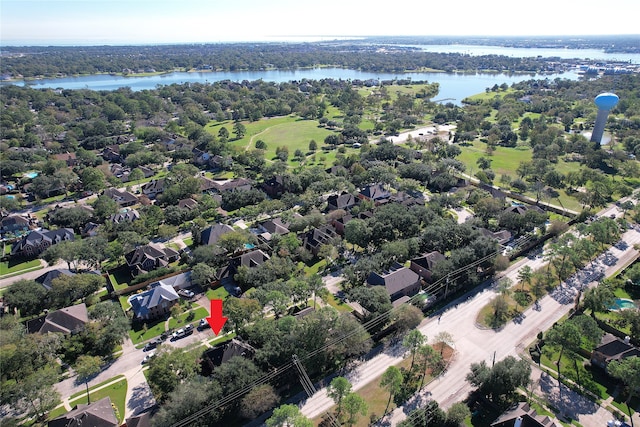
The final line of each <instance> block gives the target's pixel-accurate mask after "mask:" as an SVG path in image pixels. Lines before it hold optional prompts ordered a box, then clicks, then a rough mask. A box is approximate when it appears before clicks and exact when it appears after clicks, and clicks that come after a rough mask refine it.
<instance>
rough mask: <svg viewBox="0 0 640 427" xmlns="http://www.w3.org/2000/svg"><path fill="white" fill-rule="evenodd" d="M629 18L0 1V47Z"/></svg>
mask: <svg viewBox="0 0 640 427" xmlns="http://www.w3.org/2000/svg"><path fill="white" fill-rule="evenodd" d="M638 16H640V1H638V0H612V1H608V2H605V1H601V0H600V1H594V0H582V1H578V0H537V1H535V2H524V3H523V2H514V1H513V0H484V1H480V0H453V1H439V2H436V1H428V0H405V1H402V2H384V3H382V2H376V1H371V0H370V1H363V0H321V1H314V2H310V1H307V0H297V1H295V0H259V1H258V0H236V1H234V0H109V1H105V0H64V1H62V0H60V1H59V0H48V1H47V0H45V1H42V0H40V1H35V0H0V43H1V44H2V45H15V44H52V45H60V44H62V45H65V44H85V45H86V44H125V43H126V44H130V43H174V42H175V43H184V42H223V41H255V40H276V39H278V38H279V37H285V38H293V37H303V36H365V35H488V36H491V35H600V34H639V33H640V26H639V24H638V22H637V17H638ZM598 20H599V21H598Z"/></svg>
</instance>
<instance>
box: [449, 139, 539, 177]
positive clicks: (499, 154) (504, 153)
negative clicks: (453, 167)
mask: <svg viewBox="0 0 640 427" xmlns="http://www.w3.org/2000/svg"><path fill="white" fill-rule="evenodd" d="M458 147H460V150H461V151H462V153H460V155H459V156H458V157H456V159H457V160H459V161H461V162H462V163H464V164H465V166H466V167H467V170H466V172H467V173H468V174H469V175H473V174H474V173H476V172H477V171H478V170H479V168H478V165H477V163H476V162H477V160H478V159H479V158H481V157H486V158H488V159H490V160H491V169H492V170H493V171H494V172H495V173H496V178H499V177H500V175H508V176H510V177H511V178H513V179H515V178H517V177H518V175H517V173H516V168H517V166H518V165H519V164H520V162H528V161H531V158H532V153H531V149H530V148H529V147H528V146H520V147H514V148H511V147H496V149H495V151H494V152H493V154H492V155H491V156H489V155H488V154H487V151H486V148H487V145H486V144H485V143H483V142H480V141H473V142H471V143H465V144H458Z"/></svg>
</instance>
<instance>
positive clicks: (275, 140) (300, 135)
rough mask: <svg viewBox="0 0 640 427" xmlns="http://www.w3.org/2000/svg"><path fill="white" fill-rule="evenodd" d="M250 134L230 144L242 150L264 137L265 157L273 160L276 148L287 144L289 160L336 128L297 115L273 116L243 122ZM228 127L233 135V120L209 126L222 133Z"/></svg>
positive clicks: (208, 126) (215, 131) (251, 146)
mask: <svg viewBox="0 0 640 427" xmlns="http://www.w3.org/2000/svg"><path fill="white" fill-rule="evenodd" d="M243 124H244V126H245V128H246V134H245V136H244V137H243V138H241V139H236V140H232V141H230V142H229V146H231V147H235V148H236V149H239V150H247V149H254V148H255V143H256V141H258V140H262V141H264V142H265V143H266V144H267V150H266V152H265V157H266V158H267V159H268V160H271V159H273V158H274V157H275V155H276V148H277V147H281V146H283V145H284V146H287V147H288V148H289V160H290V161H291V159H292V158H293V153H294V152H295V151H296V150H297V149H300V150H302V152H304V153H307V152H308V151H309V141H311V140H312V139H313V140H315V141H316V142H317V143H318V146H322V145H323V142H324V139H325V138H326V137H327V136H328V135H331V134H333V133H335V132H334V131H331V130H328V129H325V128H323V127H319V126H318V122H317V121H316V120H304V119H301V118H300V117H297V116H285V117H273V118H265V119H262V120H258V121H256V122H243ZM223 126H224V127H226V128H227V130H229V132H230V133H231V136H232V137H233V136H234V134H233V122H232V121H225V122H222V123H212V124H210V125H207V127H206V129H207V130H208V131H209V132H211V133H213V134H214V135H217V134H218V131H219V130H220V128H222V127H223Z"/></svg>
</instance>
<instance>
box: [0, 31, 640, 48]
mask: <svg viewBox="0 0 640 427" xmlns="http://www.w3.org/2000/svg"><path fill="white" fill-rule="evenodd" d="M371 38H387V39H394V38H396V39H399V38H436V39H456V38H457V39H478V38H482V39H489V40H492V39H494V40H497V39H509V38H511V39H543V38H560V39H563V38H589V39H598V38H602V39H605V38H640V33H638V34H556V35H553V34H549V35H522V34H517V35H516V34H514V35H486V34H467V35H442V34H432V35H406V34H405V35H400V34H399V35H304V36H301V35H273V36H263V37H259V38H255V39H240V40H233V39H229V40H217V41H214V40H210V41H164V42H153V41H148V42H145V41H133V40H131V41H115V40H104V41H100V40H84V41H81V40H77V39H69V40H65V39H58V40H38V39H34V40H25V39H18V40H6V39H5V40H0V47H101V46H113V47H116V46H171V45H198V44H203V45H206V44H245V43H264V44H269V43H282V42H287V43H322V42H331V41H350V40H364V39H371ZM305 39H308V40H305Z"/></svg>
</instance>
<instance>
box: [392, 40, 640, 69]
mask: <svg viewBox="0 0 640 427" xmlns="http://www.w3.org/2000/svg"><path fill="white" fill-rule="evenodd" d="M402 46H406V47H415V48H418V49H420V50H422V51H425V52H440V53H460V54H464V55H471V56H480V55H502V56H508V57H510V58H530V57H537V56H541V57H543V58H552V57H558V58H562V59H575V58H578V59H591V60H602V61H610V62H619V61H623V62H631V63H632V64H640V54H638V53H607V52H603V51H602V50H598V49H554V48H524V47H503V46H477V45H464V44H452V45H402Z"/></svg>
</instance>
